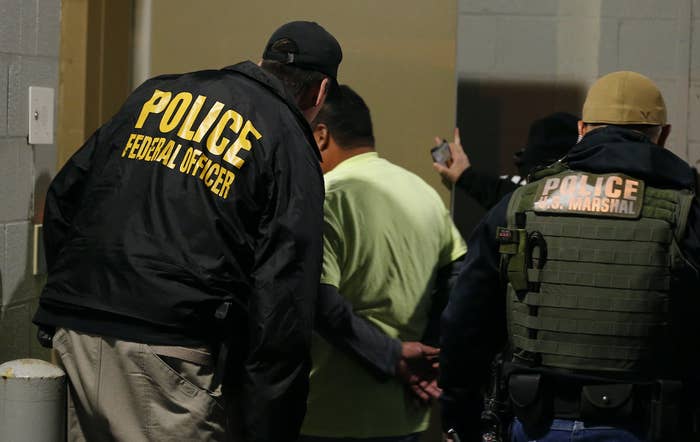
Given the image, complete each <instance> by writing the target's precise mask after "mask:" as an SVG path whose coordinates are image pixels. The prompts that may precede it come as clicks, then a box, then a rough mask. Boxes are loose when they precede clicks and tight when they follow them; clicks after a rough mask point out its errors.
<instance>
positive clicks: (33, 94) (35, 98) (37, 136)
mask: <svg viewBox="0 0 700 442" xmlns="http://www.w3.org/2000/svg"><path fill="white" fill-rule="evenodd" d="M53 97H54V91H53V89H52V88H50V87H37V86H29V144H52V143H53Z"/></svg>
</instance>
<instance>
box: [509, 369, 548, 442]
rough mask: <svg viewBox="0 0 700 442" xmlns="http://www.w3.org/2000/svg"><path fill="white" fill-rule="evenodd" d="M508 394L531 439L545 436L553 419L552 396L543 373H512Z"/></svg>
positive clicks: (514, 411) (514, 410)
mask: <svg viewBox="0 0 700 442" xmlns="http://www.w3.org/2000/svg"><path fill="white" fill-rule="evenodd" d="M508 395H509V397H510V403H511V405H512V407H513V413H514V414H515V416H516V417H517V418H518V419H519V420H520V422H521V423H522V424H523V428H524V430H525V433H527V435H528V437H529V438H531V439H537V438H539V437H542V436H544V435H545V434H546V433H547V432H548V431H549V426H550V424H551V422H552V419H553V412H552V397H551V394H550V392H549V391H548V389H547V388H545V385H544V379H543V377H542V375H541V374H532V373H529V374H512V375H511V376H510V377H509V379H508Z"/></svg>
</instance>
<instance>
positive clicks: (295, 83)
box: [260, 38, 327, 110]
mask: <svg viewBox="0 0 700 442" xmlns="http://www.w3.org/2000/svg"><path fill="white" fill-rule="evenodd" d="M271 50H273V51H276V52H281V53H297V52H299V49H298V47H297V45H296V43H294V41H292V40H290V39H288V38H283V39H281V40H277V41H276V42H274V43H273V44H272V48H271ZM260 67H261V68H263V69H264V70H265V71H267V72H269V73H271V74H272V75H274V76H275V77H277V78H279V80H280V81H281V82H282V85H283V86H284V88H285V89H286V91H287V92H288V93H289V94H290V95H291V96H293V97H294V98H295V99H296V100H297V101H298V102H299V106H300V107H301V108H302V110H303V109H307V108H309V107H311V106H313V103H311V105H309V103H306V102H305V101H308V100H310V99H311V98H310V97H308V93H309V91H310V90H311V89H312V88H316V87H318V86H319V85H320V84H321V82H322V81H323V79H324V78H326V77H327V75H326V74H323V73H321V72H317V71H309V70H306V69H302V68H300V67H297V66H294V65H291V64H285V63H281V62H279V61H274V60H263V61H262V63H261V65H260ZM312 98H315V97H312Z"/></svg>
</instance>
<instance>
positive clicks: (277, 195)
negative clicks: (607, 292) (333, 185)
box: [34, 62, 324, 442]
mask: <svg viewBox="0 0 700 442" xmlns="http://www.w3.org/2000/svg"><path fill="white" fill-rule="evenodd" d="M319 158H320V156H319V153H318V151H317V149H316V147H315V142H314V139H313V135H312V133H311V130H310V128H309V126H308V124H307V122H306V121H305V119H304V117H303V115H302V114H301V112H300V111H299V110H298V109H297V107H296V105H295V104H294V102H293V100H292V99H291V98H289V97H288V96H287V94H286V93H285V92H284V90H283V87H282V85H281V83H280V82H279V80H277V79H276V78H274V77H272V76H270V75H268V74H266V73H265V72H264V71H262V70H261V69H260V68H259V67H257V66H256V65H255V64H253V63H250V62H245V63H240V64H237V65H234V66H231V67H227V68H224V69H221V70H208V71H200V72H193V73H188V74H182V75H164V76H160V77H157V78H154V79H151V80H148V81H146V82H145V83H144V84H143V85H141V86H140V87H139V88H138V89H137V90H136V91H134V92H133V93H132V94H131V96H129V98H128V99H127V100H126V102H125V103H124V105H123V106H122V108H121V109H120V110H119V112H118V113H117V114H116V115H115V116H114V117H113V118H112V119H111V120H110V121H109V122H107V123H106V124H105V125H104V126H102V127H101V128H99V129H98V130H97V131H96V132H95V133H94V134H93V135H92V136H91V137H90V138H89V139H88V140H87V142H86V143H85V144H84V145H83V146H82V148H81V149H80V150H79V151H78V152H77V153H76V154H75V155H74V156H73V157H72V158H71V159H70V160H69V162H68V163H67V164H66V165H65V167H64V168H63V169H62V170H61V171H60V172H59V173H58V174H57V176H56V178H55V179H54V180H53V182H52V183H51V186H50V188H49V192H48V195H47V200H46V208H45V214H44V229H45V231H44V236H45V248H46V259H47V264H48V271H49V274H48V282H47V284H46V286H45V288H44V290H43V293H42V295H41V300H40V307H39V309H38V311H37V313H36V316H35V317H34V322H35V323H37V324H43V325H48V326H54V327H67V328H71V329H75V330H79V331H84V332H88V333H94V334H98V335H103V336H112V337H116V338H121V339H125V340H130V341H137V342H144V343H148V344H174V345H200V344H217V343H219V342H221V341H222V340H223V339H230V340H231V341H232V344H233V350H232V351H233V352H235V353H237V354H240V355H241V359H242V366H243V370H242V373H243V374H242V375H238V376H229V379H231V381H232V382H238V383H239V385H242V386H243V391H244V395H245V398H244V402H243V404H242V406H243V408H245V409H246V410H247V411H246V414H247V416H246V427H247V436H246V440H256V441H257V440H260V441H276V442H278V441H282V440H294V439H295V438H296V434H297V431H298V428H299V426H300V425H301V421H302V419H303V416H304V412H305V408H306V405H305V402H306V394H307V389H308V370H309V361H308V359H309V356H308V353H309V346H310V336H311V330H312V326H313V321H312V316H313V314H312V313H313V305H314V301H315V297H316V293H317V288H318V282H319V273H320V262H321V254H322V220H323V195H324V189H323V176H322V174H321V169H320V167H319ZM225 301H229V302H232V303H233V304H232V305H233V308H232V314H231V315H229V321H228V322H227V323H225V324H224V323H221V322H217V321H215V320H214V313H215V310H216V309H217V308H218V307H219V306H220V305H221V304H222V302H225ZM239 365H240V364H239ZM239 368H240V367H239ZM237 374H238V373H237ZM233 378H236V379H233Z"/></svg>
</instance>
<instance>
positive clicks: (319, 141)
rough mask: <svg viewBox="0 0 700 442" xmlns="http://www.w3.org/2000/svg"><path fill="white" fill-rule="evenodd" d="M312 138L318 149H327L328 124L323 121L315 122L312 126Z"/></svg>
mask: <svg viewBox="0 0 700 442" xmlns="http://www.w3.org/2000/svg"><path fill="white" fill-rule="evenodd" d="M314 138H315V139H316V145H317V146H318V150H319V151H321V152H323V151H324V150H326V149H328V126H326V125H325V124H323V123H319V124H317V125H316V127H314Z"/></svg>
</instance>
